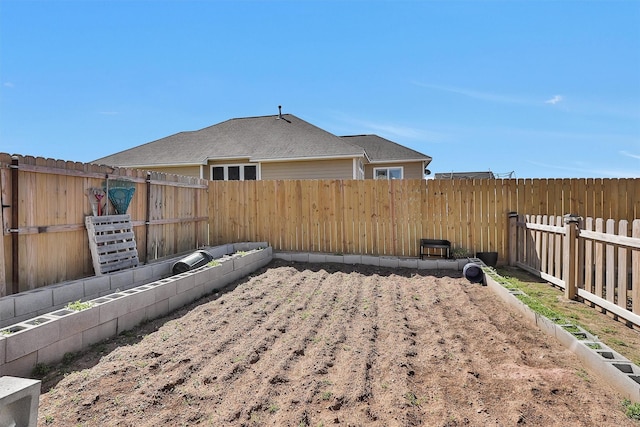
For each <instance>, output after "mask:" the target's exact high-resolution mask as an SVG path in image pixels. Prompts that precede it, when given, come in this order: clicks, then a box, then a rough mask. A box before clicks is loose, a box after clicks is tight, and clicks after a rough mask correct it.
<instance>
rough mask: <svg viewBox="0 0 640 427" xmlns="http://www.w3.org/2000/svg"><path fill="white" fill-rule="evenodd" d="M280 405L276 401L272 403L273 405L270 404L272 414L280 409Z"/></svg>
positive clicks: (269, 409)
mask: <svg viewBox="0 0 640 427" xmlns="http://www.w3.org/2000/svg"><path fill="white" fill-rule="evenodd" d="M278 409H280V408H278V405H276V404H275V403H272V404H271V405H269V408H268V411H269V412H271V413H272V414H275V413H276V412H277V411H278Z"/></svg>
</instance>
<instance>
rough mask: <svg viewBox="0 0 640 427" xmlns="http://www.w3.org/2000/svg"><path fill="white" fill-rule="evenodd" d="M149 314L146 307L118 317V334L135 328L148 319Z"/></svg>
mask: <svg viewBox="0 0 640 427" xmlns="http://www.w3.org/2000/svg"><path fill="white" fill-rule="evenodd" d="M147 315H148V314H147V309H146V307H144V308H141V309H139V310H135V311H131V312H129V313H126V314H124V315H122V316H120V317H118V327H117V329H116V334H121V333H122V332H124V331H128V330H130V329H133V328H135V327H136V326H137V325H139V324H140V323H142V322H144V321H145V320H147V319H148V318H147Z"/></svg>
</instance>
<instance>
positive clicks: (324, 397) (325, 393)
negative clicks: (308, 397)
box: [320, 391, 333, 400]
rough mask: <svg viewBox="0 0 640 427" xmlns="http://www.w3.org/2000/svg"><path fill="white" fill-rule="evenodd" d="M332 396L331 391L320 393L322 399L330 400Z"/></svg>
mask: <svg viewBox="0 0 640 427" xmlns="http://www.w3.org/2000/svg"><path fill="white" fill-rule="evenodd" d="M331 396H333V393H331V392H330V391H325V392H324V393H322V394H321V395H320V398H321V399H322V400H329V399H331Z"/></svg>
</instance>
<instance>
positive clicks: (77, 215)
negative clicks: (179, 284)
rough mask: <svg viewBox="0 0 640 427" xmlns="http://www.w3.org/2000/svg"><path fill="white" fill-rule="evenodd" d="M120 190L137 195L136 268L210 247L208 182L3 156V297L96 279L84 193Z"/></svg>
mask: <svg viewBox="0 0 640 427" xmlns="http://www.w3.org/2000/svg"><path fill="white" fill-rule="evenodd" d="M118 183H120V184H121V183H126V184H127V185H129V186H133V187H135V192H134V195H133V199H132V200H131V203H130V205H129V208H128V210H127V213H128V214H129V215H130V216H131V220H132V224H133V227H134V233H135V240H136V242H137V246H138V252H139V256H140V262H142V263H145V262H149V261H151V260H154V259H158V258H162V257H165V256H170V255H174V254H178V253H182V252H186V251H188V250H191V249H194V248H197V247H198V246H201V245H203V244H206V243H207V241H208V200H207V197H208V196H207V191H208V184H207V181H206V180H201V179H197V178H192V177H182V176H177V175H166V174H160V173H155V172H146V171H142V170H133V169H113V168H110V167H107V166H97V165H90V164H83V163H76V162H65V161H61V160H53V159H44V158H34V157H22V156H13V157H12V156H9V155H8V154H3V153H0V199H1V201H2V209H1V210H0V222H1V223H2V241H1V242H0V243H1V244H0V296H4V295H7V294H11V293H16V292H22V291H25V290H28V289H33V288H37V287H40V286H45V285H48V284H52V283H58V282H62V281H65V280H72V279H77V278H81V277H86V276H89V275H93V274H94V271H93V266H92V260H91V254H90V250H89V244H88V238H87V230H86V228H85V216H87V215H92V209H91V206H90V203H89V199H88V197H87V195H86V191H87V189H89V188H103V187H104V186H106V185H117V184H118ZM106 213H114V211H113V207H111V208H110V212H106Z"/></svg>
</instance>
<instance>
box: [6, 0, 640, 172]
mask: <svg viewBox="0 0 640 427" xmlns="http://www.w3.org/2000/svg"><path fill="white" fill-rule="evenodd" d="M278 105H282V106H283V108H282V110H283V112H284V113H291V114H294V115H296V116H298V117H300V118H301V119H304V120H306V121H308V122H310V123H312V124H314V125H316V126H319V127H321V128H323V129H325V130H328V131H329V132H332V133H334V134H337V135H352V134H368V133H375V134H378V135H380V136H383V137H385V138H388V139H390V140H392V141H395V142H398V143H400V144H403V145H406V146H408V147H411V148H413V149H415V150H418V151H420V152H422V153H424V154H427V155H430V156H432V157H433V161H432V163H431V165H430V169H431V171H432V172H451V171H477V170H492V171H493V172H496V173H499V174H502V173H507V172H511V171H513V172H515V176H516V177H518V178H538V177H540V178H570V177H594V178H610V177H640V1H636V0H633V1H534V0H530V1H518V0H514V1H417V0H415V1H402V0H400V1H356V0H352V1H338V0H327V1H305V0H298V1H268V0H264V1H216V0H208V1H207V0H200V1H189V0H182V1H178V0H173V1H171V0H157V1H153V0H146V1H133V0H132V1H124V0H109V1H98V0H84V1H80V0H76V1H74V0H66V1H59V0H46V1H32V0H0V152H8V153H12V154H13V153H16V154H23V155H33V156H43V157H52V158H56V159H63V160H74V161H82V162H88V161H91V160H94V159H97V158H100V157H103V156H106V155H108V154H112V153H114V152H117V151H121V150H124V149H127V148H131V147H134V146H137V145H140V144H143V143H146V142H149V141H153V140H155V139H158V138H162V137H165V136H168V135H171V134H174V133H177V132H181V131H186V130H197V129H201V128H203V127H207V126H210V125H213V124H216V123H219V122H222V121H225V120H227V119H231V118H236V117H249V116H262V115H270V114H277V111H278V110H277V108H278Z"/></svg>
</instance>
